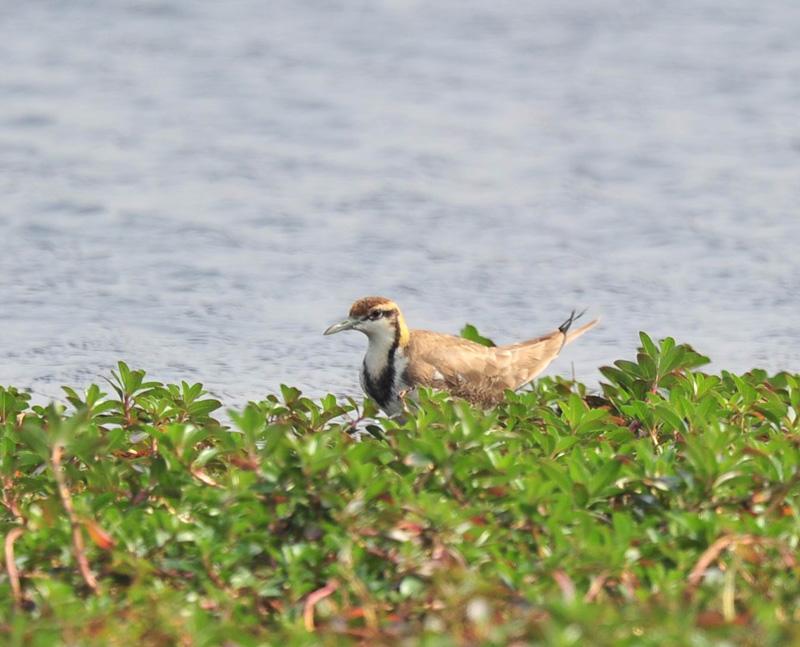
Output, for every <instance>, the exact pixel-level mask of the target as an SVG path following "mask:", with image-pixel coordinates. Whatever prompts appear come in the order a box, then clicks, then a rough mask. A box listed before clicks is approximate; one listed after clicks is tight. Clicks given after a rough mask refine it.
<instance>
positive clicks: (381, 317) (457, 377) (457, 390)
mask: <svg viewBox="0 0 800 647" xmlns="http://www.w3.org/2000/svg"><path fill="white" fill-rule="evenodd" d="M582 314H583V313H581V315H582ZM581 315H577V316H576V315H575V311H573V312H572V314H571V315H570V316H569V317H568V318H567V320H566V321H565V322H564V323H562V324H561V325H560V326H559V327H558V328H557V329H556V330H554V331H553V332H551V333H548V334H546V335H543V336H541V337H537V338H535V339H529V340H527V341H523V342H520V343H518V344H512V345H510V346H494V347H489V346H484V345H482V344H478V343H477V342H474V341H471V340H469V339H464V338H463V337H457V336H455V335H447V334H443V333H437V332H431V331H428V330H410V329H409V328H408V326H407V325H406V322H405V318H404V317H403V313H402V312H401V311H400V308H399V307H398V306H397V304H396V303H395V302H394V301H391V300H390V299H387V298H385V297H364V298H361V299H358V300H357V301H356V302H355V303H353V305H352V307H351V308H350V314H349V316H348V317H347V318H346V319H344V320H343V321H340V322H339V323H336V324H333V325H332V326H330V327H329V328H328V329H327V330H326V331H325V332H324V333H323V334H324V335H333V334H335V333H339V332H342V331H345V330H358V331H359V332H362V333H364V334H365V335H366V336H367V338H368V346H367V352H366V355H365V356H364V361H363V363H362V365H361V371H360V380H361V388H362V389H363V390H364V392H365V393H366V394H367V396H369V397H370V398H371V399H372V400H373V401H374V402H375V403H376V404H377V405H378V406H379V407H380V408H381V409H382V410H383V411H384V412H385V413H386V414H387V415H388V416H390V417H396V416H400V415H401V414H402V413H403V410H404V406H403V395H404V394H405V393H407V392H409V391H412V390H413V389H415V388H416V387H417V386H426V387H431V388H433V389H436V390H440V391H447V392H449V393H450V394H451V395H453V396H455V397H457V398H461V399H464V400H467V401H468V402H470V403H472V404H473V405H476V406H480V407H483V408H489V407H492V406H495V405H497V404H498V403H500V402H502V401H503V399H504V397H505V391H506V390H511V391H516V390H517V389H519V388H521V387H522V386H524V385H525V384H527V383H528V382H530V381H531V380H532V379H533V378H534V377H536V376H537V375H538V374H539V373H541V372H542V371H543V370H544V369H545V368H547V366H548V365H549V364H550V362H552V361H553V360H554V359H555V358H556V357H558V354H559V353H560V352H561V349H562V348H563V347H564V345H565V344H568V343H569V342H571V341H572V340H574V339H576V338H577V337H579V336H580V335H582V334H583V333H585V332H586V331H588V330H589V329H590V328H592V327H594V326H595V325H596V324H597V322H598V321H599V319H595V320H593V321H590V322H589V323H587V324H586V325H585V326H583V327H581V328H578V329H577V330H573V331H572V332H570V328H571V326H572V324H573V323H574V321H575V320H576V319H577V318H578V317H580V316H581Z"/></svg>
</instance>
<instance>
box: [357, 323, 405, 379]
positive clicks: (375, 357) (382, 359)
mask: <svg viewBox="0 0 800 647" xmlns="http://www.w3.org/2000/svg"><path fill="white" fill-rule="evenodd" d="M367 337H368V338H369V345H368V346H367V354H366V355H365V356H364V366H365V367H366V369H367V372H368V373H369V374H370V375H373V376H375V377H377V376H379V375H380V374H381V373H383V371H384V369H385V368H386V366H387V364H388V362H389V351H391V349H392V346H393V345H394V330H393V329H389V328H385V327H382V328H381V329H379V330H370V331H369V332H368V333H367ZM398 350H399V349H398Z"/></svg>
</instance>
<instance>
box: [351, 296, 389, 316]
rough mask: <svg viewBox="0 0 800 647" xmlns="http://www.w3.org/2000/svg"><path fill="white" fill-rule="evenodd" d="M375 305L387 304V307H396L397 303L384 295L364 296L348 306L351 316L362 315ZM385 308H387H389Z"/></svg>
mask: <svg viewBox="0 0 800 647" xmlns="http://www.w3.org/2000/svg"><path fill="white" fill-rule="evenodd" d="M375 306H389V308H393V309H397V304H395V302H394V301H391V300H389V299H386V298H384V297H364V298H363V299H359V300H358V301H356V302H355V303H354V304H353V305H352V307H351V308H350V316H351V317H363V316H364V315H366V314H368V313H369V312H370V310H372V309H373V308H374V307H375ZM389 308H387V309H389Z"/></svg>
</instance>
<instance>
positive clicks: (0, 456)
mask: <svg viewBox="0 0 800 647" xmlns="http://www.w3.org/2000/svg"><path fill="white" fill-rule="evenodd" d="M706 361H707V360H706V358H704V357H702V356H700V355H698V354H697V353H695V352H694V351H692V350H691V349H690V348H689V347H687V346H676V345H675V343H674V342H673V341H672V340H671V339H667V340H664V341H662V342H660V344H655V343H653V342H652V341H651V340H650V339H649V338H648V337H647V336H646V335H642V349H641V352H640V353H639V355H638V356H637V358H636V361H619V362H617V363H616V365H615V366H613V367H605V368H603V369H602V373H603V375H604V378H605V380H606V383H604V384H602V393H601V394H595V395H589V394H587V389H586V388H585V387H584V386H583V385H581V384H577V383H573V382H569V381H565V380H562V379H542V380H540V381H538V383H537V384H536V386H535V388H534V390H532V391H530V392H522V393H518V394H511V393H509V394H508V397H507V400H506V402H505V403H503V404H502V405H501V406H499V407H497V408H496V409H494V410H491V411H488V412H481V411H476V410H474V409H472V408H471V407H469V406H467V405H466V404H465V403H463V402H457V401H452V400H450V399H448V398H447V397H445V396H444V395H442V394H433V393H431V392H423V393H422V394H421V402H420V404H419V408H418V411H416V412H414V413H413V414H412V415H410V416H409V419H408V421H407V422H406V423H405V424H404V425H403V426H400V425H399V424H397V423H395V422H392V421H388V420H385V419H377V418H376V410H375V408H374V407H373V406H372V405H371V404H369V403H366V404H364V405H363V407H362V406H361V405H359V404H357V403H356V402H353V401H347V402H337V401H336V400H335V398H334V397H333V396H327V397H325V398H323V399H322V400H321V401H319V402H314V401H311V400H309V399H306V398H303V397H302V396H301V394H300V392H299V391H297V390H296V389H293V388H289V387H283V389H282V397H281V398H278V397H269V398H267V399H266V400H264V401H262V402H257V403H252V404H250V405H249V406H248V407H246V408H245V409H244V410H243V411H238V412H230V419H231V421H232V424H231V429H227V428H225V427H223V426H221V425H220V424H219V423H217V422H215V421H214V420H213V419H212V418H211V417H210V416H211V415H212V414H214V412H215V410H217V409H218V408H219V407H220V403H219V402H217V401H215V400H212V399H208V398H207V397H205V396H204V393H203V391H202V387H201V385H199V384H198V385H194V386H190V385H188V384H186V383H183V384H181V385H180V386H176V385H168V386H167V385H162V384H158V383H153V382H147V381H145V375H144V373H143V372H141V371H132V370H129V369H128V367H127V366H125V365H124V364H122V363H120V365H119V370H118V371H117V372H115V373H114V374H113V376H112V379H111V380H110V381H109V382H110V387H108V388H106V390H107V391H108V392H109V394H110V395H109V396H108V397H107V396H106V395H105V394H104V393H102V392H101V389H100V388H99V387H97V386H92V387H90V388H89V389H88V390H87V391H86V392H85V393H84V394H79V393H77V392H75V391H74V390H72V389H66V400H67V402H68V403H69V404H68V406H62V405H60V404H53V405H50V406H48V407H46V408H42V407H29V405H28V396H27V395H26V394H23V393H20V392H18V391H17V390H15V389H14V388H5V389H0V430H2V434H0V477H2V500H1V502H2V504H3V505H2V507H0V511H2V512H1V513H0V514H1V515H2V516H1V517H0V522H1V523H2V534H3V536H4V538H5V543H4V556H3V569H2V573H0V642H1V643H2V644H3V645H10V646H15V647H16V646H22V645H25V646H28V645H31V646H34V647H38V646H42V647H52V646H54V645H75V646H80V647H88V646H95V645H96V646H98V647H99V646H103V647H106V646H120V647H122V646H125V647H127V646H129V645H141V646H144V647H161V646H167V645H181V646H184V647H210V646H215V645H226V646H228V647H234V646H237V647H238V646H242V647H246V646H255V645H276V644H282V645H285V646H286V647H293V646H296V645H370V646H374V645H390V644H391V645H408V646H409V647H411V646H415V645H430V646H434V645H435V646H447V645H452V646H457V645H476V646H477V645H515V646H517V647H522V646H523V645H542V646H544V645H547V646H553V647H562V646H563V647H566V646H568V645H580V646H581V647H583V646H589V645H590V646H592V647H595V646H609V647H611V646H614V647H618V646H619V647H624V646H634V645H635V646H636V647H640V646H652V647H665V646H672V645H674V646H683V645H688V646H697V647H700V646H718V647H723V646H727V645H733V644H737V645H753V646H755V645H775V646H778V645H780V646H784V645H791V644H800V622H798V621H799V620H800V579H799V578H798V567H797V563H796V552H797V544H798V536H799V535H798V530H799V529H800V497H798V492H799V491H798V487H797V486H798V481H800V446H799V443H798V440H800V434H798V431H799V430H798V425H800V421H799V420H798V412H800V376H799V375H789V374H785V373H782V374H779V375H776V376H772V377H770V376H767V375H766V374H765V373H764V372H763V371H753V372H751V373H748V374H746V375H741V376H738V375H732V374H729V373H725V372H723V373H722V375H721V376H712V375H706V374H704V373H702V372H699V371H697V368H698V367H699V366H701V365H703V364H704V363H705V362H706ZM356 427H357V428H358V429H360V430H366V431H367V432H368V433H369V434H370V435H366V436H365V437H363V438H362V439H361V440H360V441H359V440H357V439H354V438H352V437H351V436H350V435H349V434H348V432H350V431H352V430H353V429H355V428H356Z"/></svg>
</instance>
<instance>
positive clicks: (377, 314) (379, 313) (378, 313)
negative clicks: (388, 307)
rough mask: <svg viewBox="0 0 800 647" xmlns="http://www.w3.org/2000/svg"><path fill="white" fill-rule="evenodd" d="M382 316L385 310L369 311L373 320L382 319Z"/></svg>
mask: <svg viewBox="0 0 800 647" xmlns="http://www.w3.org/2000/svg"><path fill="white" fill-rule="evenodd" d="M382 316H383V310H373V311H372V312H370V313H369V318H370V319H372V321H375V320H376V319H380V318H381V317H382Z"/></svg>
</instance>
